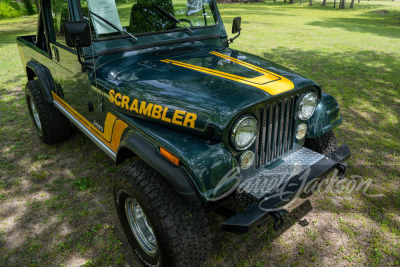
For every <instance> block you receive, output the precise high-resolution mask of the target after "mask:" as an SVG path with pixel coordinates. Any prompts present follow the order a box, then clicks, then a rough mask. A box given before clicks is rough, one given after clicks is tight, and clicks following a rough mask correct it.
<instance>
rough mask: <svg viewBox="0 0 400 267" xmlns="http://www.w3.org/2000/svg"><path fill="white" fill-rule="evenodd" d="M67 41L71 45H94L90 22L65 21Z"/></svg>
mask: <svg viewBox="0 0 400 267" xmlns="http://www.w3.org/2000/svg"><path fill="white" fill-rule="evenodd" d="M64 32H65V41H66V43H67V45H68V46H69V47H76V46H78V47H84V46H91V45H92V38H91V36H90V27H89V22H87V21H68V22H65V23H64Z"/></svg>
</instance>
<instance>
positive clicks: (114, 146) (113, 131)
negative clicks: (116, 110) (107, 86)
mask: <svg viewBox="0 0 400 267" xmlns="http://www.w3.org/2000/svg"><path fill="white" fill-rule="evenodd" d="M52 94H53V99H54V101H57V103H59V104H60V105H61V106H62V107H64V108H65V109H66V110H67V111H68V112H69V113H70V114H71V115H72V116H74V118H75V119H77V120H78V121H79V122H80V123H82V125H83V126H85V127H86V129H88V130H89V131H90V132H91V133H92V134H93V135H95V136H96V137H97V138H99V140H100V141H101V142H102V143H104V144H105V145H106V146H107V147H108V148H110V149H111V150H112V151H114V152H117V150H118V147H119V143H120V141H121V136H122V133H123V132H124V130H125V128H126V127H128V125H127V124H126V123H125V122H123V121H121V120H118V119H117V117H116V116H115V115H113V114H111V113H110V112H108V113H107V116H106V121H105V123H104V132H101V131H100V130H99V129H97V128H96V127H95V126H94V125H93V124H91V123H90V122H89V121H88V120H87V119H86V118H84V117H83V116H82V115H81V114H79V113H78V112H77V111H76V110H75V109H73V108H72V107H71V106H70V105H68V104H67V103H66V102H65V101H64V100H62V99H61V98H60V97H59V96H58V95H56V94H55V93H54V92H52Z"/></svg>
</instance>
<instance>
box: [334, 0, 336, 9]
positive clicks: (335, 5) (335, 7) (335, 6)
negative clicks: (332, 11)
mask: <svg viewBox="0 0 400 267" xmlns="http://www.w3.org/2000/svg"><path fill="white" fill-rule="evenodd" d="M333 8H336V0H335V1H334V2H333Z"/></svg>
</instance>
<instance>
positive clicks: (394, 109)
mask: <svg viewBox="0 0 400 267" xmlns="http://www.w3.org/2000/svg"><path fill="white" fill-rule="evenodd" d="M365 3H366V2H365ZM330 4H331V3H328V7H327V8H320V7H318V6H317V5H319V3H318V2H317V3H315V4H314V5H315V6H314V7H306V6H302V7H300V6H298V5H292V6H289V5H284V4H282V3H277V4H272V3H266V4H235V5H221V13H222V15H223V16H225V19H226V21H227V22H231V20H232V18H233V17H235V16H237V15H242V17H243V26H242V28H243V32H242V36H241V37H240V38H239V39H238V40H236V41H235V43H234V47H236V48H238V49H241V50H244V51H246V52H252V53H255V54H257V55H259V56H261V57H265V58H268V59H271V60H273V61H276V62H279V63H281V64H282V65H285V66H287V67H289V68H292V69H295V70H296V71H298V72H300V73H302V74H304V75H306V76H309V77H310V78H312V79H314V80H315V81H317V82H318V83H320V84H322V85H323V86H324V91H325V92H327V93H330V94H333V95H334V96H335V97H336V98H337V100H338V101H339V103H340V104H341V110H342V113H343V116H344V119H345V123H344V125H342V126H341V127H340V128H338V130H337V131H336V136H337V137H338V139H339V142H340V143H344V142H346V143H347V144H348V145H349V146H350V147H351V149H352V152H353V155H352V158H351V160H350V164H351V169H350V170H349V173H348V175H349V178H348V179H347V180H346V181H347V182H350V181H352V180H351V178H352V177H353V178H354V179H356V178H355V177H356V176H360V177H362V178H363V179H364V180H367V179H370V180H371V182H372V183H371V185H370V187H369V190H368V192H367V193H368V194H370V195H372V194H383V195H384V196H382V197H371V196H366V195H365V194H363V192H362V191H357V192H356V191H353V192H352V193H351V194H349V192H347V191H346V190H342V191H338V189H340V188H341V187H338V188H336V187H335V188H336V189H335V190H332V191H330V192H325V193H324V192H321V193H318V194H315V195H313V196H311V197H309V198H307V199H299V200H298V201H297V202H296V203H295V204H296V205H293V207H291V214H290V215H289V217H288V219H287V222H286V224H285V227H284V229H281V230H280V231H278V232H274V231H273V230H272V226H271V222H269V223H267V224H266V225H265V226H263V227H261V228H258V229H254V230H253V231H252V232H250V233H248V234H245V235H240V236H238V235H234V234H230V233H224V232H220V231H219V225H220V223H221V222H222V221H223V218H222V217H220V216H218V215H215V214H210V215H209V220H210V225H211V231H212V236H213V247H212V254H211V256H210V259H209V260H208V261H207V262H206V265H209V266H264V265H278V264H279V265H304V264H307V265H335V266H336V265H393V266H394V265H399V264H400V244H399V240H400V216H399V214H400V191H399V188H400V187H399V186H400V182H399V173H400V142H399V140H400V131H399V130H400V127H399V123H400V122H399V120H400V118H399V114H400V89H399V88H400V76H399V75H398V74H399V73H400V42H398V40H397V39H398V37H399V32H400V23H399V20H400V18H399V17H398V14H399V13H398V12H399V9H400V7H399V3H398V2H394V3H392V2H383V1H380V2H372V1H371V2H368V5H367V4H365V5H363V3H362V4H361V6H358V5H356V9H355V10H354V11H349V10H345V11H343V12H339V11H338V10H333V9H331V7H330V6H329V5H330ZM374 10H389V13H382V12H378V13H377V12H375V13H374V12H372V11H374ZM35 24H36V18H34V17H26V18H22V19H18V20H7V21H0V48H1V50H0V53H1V54H0V69H1V73H2V75H1V76H0V140H1V147H0V266H29V265H31V266H45V265H66V266H79V265H84V264H85V265H86V266H99V265H101V266H109V265H117V266H119V265H128V266H136V265H138V260H137V259H136V257H135V256H134V255H133V253H132V251H131V249H130V247H129V245H128V243H127V241H126V239H125V237H124V236H123V233H122V230H121V228H120V226H119V223H118V219H117V216H116V214H115V211H114V206H113V201H112V190H111V189H112V177H113V175H114V173H115V171H116V168H115V167H114V163H113V162H112V161H111V160H110V159H108V158H107V157H106V156H105V154H104V153H103V152H102V151H100V149H98V148H97V147H96V146H95V145H93V144H92V143H91V142H90V141H89V140H88V139H87V138H86V137H85V136H84V135H83V134H82V133H80V132H79V131H75V133H74V134H73V135H72V137H71V139H70V140H68V141H66V142H64V143H62V144H59V145H55V146H48V145H43V144H41V143H40V141H39V139H38V137H37V136H36V134H35V132H34V129H33V127H32V125H31V122H30V120H29V117H28V114H27V110H26V104H25V100H24V95H23V93H22V90H21V88H22V87H23V86H24V84H25V82H26V80H25V76H24V73H23V70H22V67H21V63H20V59H19V54H18V49H17V47H16V45H15V38H16V36H17V35H24V34H30V33H32V32H33V31H34V29H35ZM226 27H227V29H229V27H230V25H226ZM325 188H326V187H325ZM296 207H297V208H296Z"/></svg>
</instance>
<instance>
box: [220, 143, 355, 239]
mask: <svg viewBox="0 0 400 267" xmlns="http://www.w3.org/2000/svg"><path fill="white" fill-rule="evenodd" d="M350 154H351V152H350V149H349V147H348V146H347V145H346V144H344V145H343V146H341V147H340V148H338V149H337V150H335V151H334V152H333V153H332V154H331V155H330V156H329V157H325V156H323V155H321V154H318V153H316V152H313V151H311V150H309V149H307V148H302V149H301V151H299V152H298V153H297V154H294V155H293V156H291V157H290V156H289V157H288V158H287V159H286V158H285V159H284V161H282V164H280V165H278V166H276V167H275V168H274V169H272V170H268V169H267V170H265V173H264V175H265V176H266V177H265V176H264V177H262V175H261V176H260V177H254V178H252V179H251V180H249V181H247V180H246V181H244V182H243V183H242V184H241V185H240V186H239V188H238V194H239V197H240V198H242V199H243V200H245V201H247V202H249V201H250V202H253V204H251V205H250V206H249V207H248V208H247V209H246V210H245V211H243V212H241V213H238V214H236V215H234V216H232V217H230V218H229V219H227V220H226V221H225V222H223V223H222V225H221V228H222V230H224V231H228V232H234V233H246V232H248V231H249V230H250V229H251V228H252V227H254V226H258V225H260V224H262V223H263V222H265V221H266V219H267V217H268V216H269V215H274V216H276V214H277V213H278V214H280V213H279V211H280V210H281V208H280V207H282V206H283V205H285V204H288V201H289V200H290V199H293V198H296V197H297V196H299V194H300V193H302V192H303V191H304V190H305V189H307V186H308V185H310V183H312V182H315V181H317V180H322V179H324V178H325V177H327V175H328V174H329V173H330V172H332V171H333V170H335V169H338V170H339V177H342V176H343V174H344V172H345V169H346V165H345V164H344V163H342V162H343V161H344V160H346V159H347V158H348V157H349V156H350ZM271 173H272V174H271ZM254 202H255V203H254Z"/></svg>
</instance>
